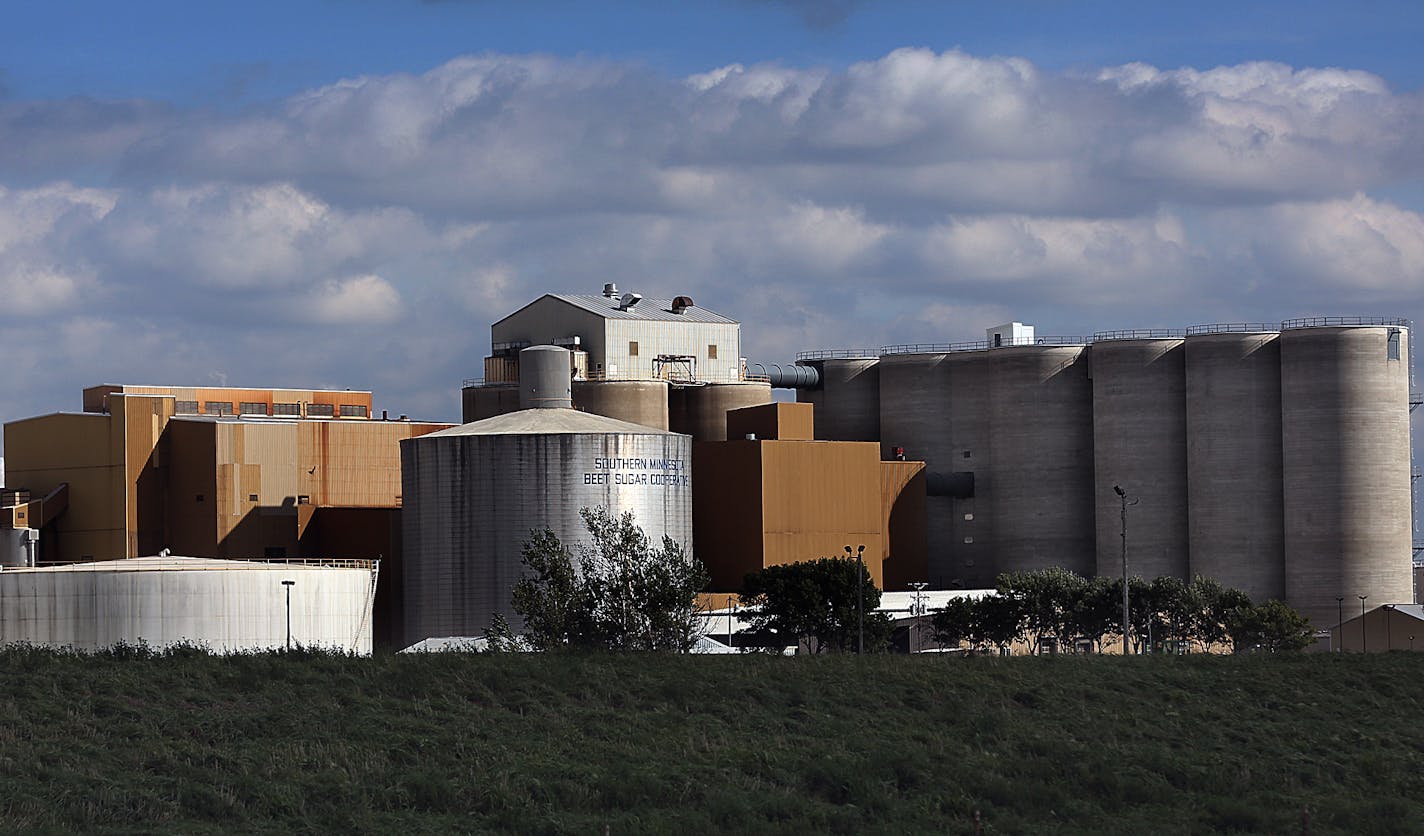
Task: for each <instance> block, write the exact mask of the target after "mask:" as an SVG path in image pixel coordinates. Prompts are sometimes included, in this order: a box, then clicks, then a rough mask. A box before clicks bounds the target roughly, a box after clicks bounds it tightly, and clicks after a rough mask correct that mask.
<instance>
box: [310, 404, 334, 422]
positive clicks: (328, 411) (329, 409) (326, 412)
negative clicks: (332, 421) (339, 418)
mask: <svg viewBox="0 0 1424 836" xmlns="http://www.w3.org/2000/svg"><path fill="white" fill-rule="evenodd" d="M335 414H336V408H335V407H333V406H332V405H331V404H329V403H309V404H307V416H308V417H312V418H330V417H332V416H333V415H335Z"/></svg>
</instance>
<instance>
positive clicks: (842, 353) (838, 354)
mask: <svg viewBox="0 0 1424 836" xmlns="http://www.w3.org/2000/svg"><path fill="white" fill-rule="evenodd" d="M879 356H880V349H878V348H831V349H823V350H821V351H802V352H798V353H797V354H796V359H797V360H874V359H875V358H877V357H879Z"/></svg>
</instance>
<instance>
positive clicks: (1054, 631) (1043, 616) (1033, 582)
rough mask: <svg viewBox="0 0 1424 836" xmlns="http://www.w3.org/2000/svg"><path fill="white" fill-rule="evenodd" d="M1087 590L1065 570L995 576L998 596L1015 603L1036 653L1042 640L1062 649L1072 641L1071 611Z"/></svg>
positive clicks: (1083, 582) (1077, 577) (1083, 580)
mask: <svg viewBox="0 0 1424 836" xmlns="http://www.w3.org/2000/svg"><path fill="white" fill-rule="evenodd" d="M1087 587H1088V581H1087V579H1086V578H1084V577H1082V576H1081V575H1078V574H1075V573H1073V572H1070V571H1069V570H1067V569H1059V568H1053V569H1041V570H1039V571H1036V572H1006V573H1004V574H1002V575H1000V576H999V580H998V590H999V595H1000V597H1004V598H1009V599H1012V600H1015V601H1018V602H1019V604H1020V607H1021V610H1022V615H1023V618H1024V625H1023V626H1024V628H1025V629H1026V630H1027V632H1028V637H1029V642H1030V644H1031V645H1032V648H1033V651H1034V652H1035V653H1037V652H1038V651H1039V649H1040V644H1041V642H1042V640H1043V639H1044V638H1051V639H1053V640H1054V641H1055V642H1056V643H1057V644H1058V646H1059V647H1063V646H1065V645H1066V644H1068V643H1069V642H1071V641H1072V639H1073V638H1074V633H1075V619H1074V611H1075V609H1076V607H1077V605H1078V601H1079V599H1080V598H1082V596H1083V593H1084V592H1085V591H1086V589H1087Z"/></svg>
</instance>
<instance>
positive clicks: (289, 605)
mask: <svg viewBox="0 0 1424 836" xmlns="http://www.w3.org/2000/svg"><path fill="white" fill-rule="evenodd" d="M295 584H296V581H282V586H285V587H286V588H287V652H288V653H290V652H291V651H292V586H293V585H295Z"/></svg>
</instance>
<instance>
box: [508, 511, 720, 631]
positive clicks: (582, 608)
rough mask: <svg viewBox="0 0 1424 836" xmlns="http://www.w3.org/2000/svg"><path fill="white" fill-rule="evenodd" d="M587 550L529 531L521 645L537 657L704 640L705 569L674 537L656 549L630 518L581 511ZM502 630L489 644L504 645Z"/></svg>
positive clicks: (519, 592) (520, 591)
mask: <svg viewBox="0 0 1424 836" xmlns="http://www.w3.org/2000/svg"><path fill="white" fill-rule="evenodd" d="M579 514H580V516H582V517H583V521H584V526H585V527H586V528H587V529H588V533H589V534H590V535H591V538H592V541H593V542H592V543H591V544H579V545H576V546H575V548H574V550H573V551H572V552H570V550H569V549H568V548H567V547H566V546H564V545H563V543H561V542H560V541H559V538H558V537H557V536H555V534H554V533H553V532H552V531H548V530H545V531H542V532H538V531H536V532H532V536H531V539H530V540H529V541H528V542H527V543H525V544H524V550H523V560H524V565H525V567H527V568H528V569H529V570H530V571H531V573H532V574H530V575H526V576H525V577H524V578H522V579H521V580H520V581H519V582H518V583H517V584H515V587H514V601H513V604H514V611H515V612H517V613H519V615H521V616H523V618H524V623H525V633H524V636H523V640H524V641H525V642H527V643H528V644H529V646H531V647H532V648H533V649H535V650H555V649H560V648H570V647H590V648H604V649H609V650H677V651H685V650H688V649H690V648H691V647H692V645H693V644H695V643H696V642H697V640H698V639H699V638H700V637H701V634H702V632H701V628H702V621H701V619H700V618H699V617H698V608H697V592H698V590H700V589H701V588H702V587H703V586H705V585H706V583H707V573H706V570H705V569H704V568H703V567H702V564H701V563H699V562H697V561H696V560H693V559H691V558H689V557H688V556H687V554H686V552H685V551H684V550H683V548H682V547H681V546H680V545H679V544H678V543H677V542H676V541H675V540H673V539H672V538H670V537H664V538H663V541H662V545H661V547H660V548H653V546H652V543H651V542H650V540H649V539H648V536H647V535H646V534H644V533H643V530H642V529H641V528H639V527H638V525H637V524H636V522H635V521H634V518H633V514H632V513H631V512H625V513H624V514H622V515H620V516H617V517H615V516H613V515H612V513H610V512H609V511H608V509H606V508H583V509H581V510H580V512H579ZM507 632H508V628H507V625H505V626H503V627H501V625H500V624H498V623H496V624H493V625H491V628H490V631H489V632H488V633H487V635H488V636H489V637H490V638H491V644H492V646H494V645H499V646H500V647H504V646H505V642H504V639H505V638H506V636H505V633H507Z"/></svg>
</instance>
